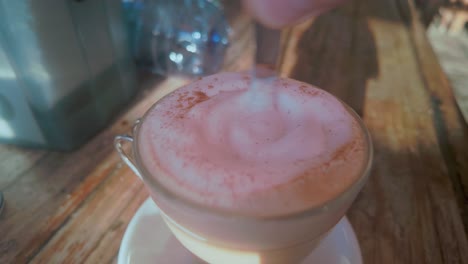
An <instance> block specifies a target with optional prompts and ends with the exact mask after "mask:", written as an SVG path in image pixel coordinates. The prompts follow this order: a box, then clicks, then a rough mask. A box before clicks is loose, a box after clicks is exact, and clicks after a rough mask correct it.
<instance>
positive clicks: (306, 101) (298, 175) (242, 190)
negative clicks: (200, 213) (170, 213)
mask: <svg viewBox="0 0 468 264" xmlns="http://www.w3.org/2000/svg"><path fill="white" fill-rule="evenodd" d="M250 81H251V80H250V76H249V74H247V73H221V74H217V75H213V76H209V77H205V78H203V79H200V80H198V81H195V82H193V83H191V84H189V85H187V86H185V87H182V88H180V89H178V90H176V91H175V92H173V93H172V94H170V95H168V96H166V97H165V98H164V99H162V100H161V101H160V102H158V104H157V105H156V106H155V107H154V108H152V109H151V110H150V112H149V113H148V114H147V116H146V117H145V119H144V122H143V124H142V127H141V129H140V132H139V135H138V139H139V146H138V148H139V151H140V156H141V158H142V161H143V164H144V166H145V167H146V169H147V170H148V171H149V172H151V173H152V174H153V177H156V178H157V180H158V181H159V182H161V183H162V184H163V185H164V186H165V187H166V188H168V189H170V190H172V191H173V192H175V193H177V194H178V195H180V196H183V197H186V198H188V199H191V200H193V201H196V202H200V203H204V204H207V205H211V206H213V207H217V208H223V209H229V210H234V211H239V212H243V213H255V214H260V215H270V214H271V215H276V214H285V213H290V212H294V211H299V210H304V209H306V208H309V207H312V206H316V205H319V204H322V203H324V202H326V201H328V200H330V199H332V198H333V197H335V196H337V195H338V194H339V193H341V192H343V191H344V190H345V189H346V188H348V187H349V186H350V185H351V184H352V183H353V182H354V181H355V180H356V179H357V178H359V176H360V172H361V171H362V168H363V166H365V163H366V157H367V155H366V146H365V139H364V135H363V132H362V129H361V128H360V126H359V124H358V122H357V121H356V120H355V118H354V117H353V116H352V115H351V114H350V113H349V112H348V111H347V109H346V108H345V107H344V106H343V105H342V104H341V102H340V101H338V100H337V99H335V98H334V97H333V96H331V95H330V94H328V93H326V92H324V91H323V90H320V89H317V88H314V87H312V86H310V85H308V84H305V83H302V82H298V81H294V80H291V79H275V80H265V81H256V86H255V89H253V90H252V89H250Z"/></svg>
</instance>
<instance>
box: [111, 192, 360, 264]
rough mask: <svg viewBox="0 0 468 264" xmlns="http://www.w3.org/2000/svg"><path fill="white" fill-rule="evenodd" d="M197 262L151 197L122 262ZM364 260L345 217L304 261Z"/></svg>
mask: <svg viewBox="0 0 468 264" xmlns="http://www.w3.org/2000/svg"><path fill="white" fill-rule="evenodd" d="M150 263H151V264H155V263H157V264H166V263H167V264H179V263H182V264H186V263H197V262H196V259H195V257H193V255H192V254H191V253H190V252H189V251H188V250H187V249H185V248H184V247H183V246H182V245H181V244H180V243H179V241H177V239H176V238H175V237H174V236H173V235H172V233H171V231H169V229H168V228H167V227H166V225H165V223H164V222H163V220H162V218H161V217H160V214H159V209H158V208H157V207H156V205H155V204H154V203H153V201H152V200H151V199H150V198H148V199H147V200H146V201H145V202H144V203H143V204H142V205H141V206H140V208H139V209H138V211H137V212H136V214H135V215H134V216H133V218H132V220H131V221H130V224H129V225H128V227H127V230H126V231H125V235H124V237H123V239H122V243H121V244H120V251H119V257H118V264H150ZM309 263H311V264H312V263H314V264H322V263H324V264H362V258H361V250H360V248H359V243H358V242H357V239H356V235H355V234H354V231H353V228H352V227H351V225H350V223H349V221H348V219H346V217H344V218H343V219H341V221H340V222H339V223H338V224H337V225H336V226H335V227H334V228H333V230H332V231H331V232H330V233H329V234H328V236H327V237H325V238H324V240H323V241H322V242H321V244H320V245H319V246H318V247H317V248H316V249H315V250H314V251H313V252H312V253H311V254H310V255H309V256H308V257H307V259H306V260H305V261H304V262H303V264H309Z"/></svg>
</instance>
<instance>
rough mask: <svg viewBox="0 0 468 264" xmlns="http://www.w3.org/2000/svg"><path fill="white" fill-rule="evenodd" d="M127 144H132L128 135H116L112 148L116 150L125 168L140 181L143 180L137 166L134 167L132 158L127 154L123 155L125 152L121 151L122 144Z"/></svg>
mask: <svg viewBox="0 0 468 264" xmlns="http://www.w3.org/2000/svg"><path fill="white" fill-rule="evenodd" d="M125 142H129V143H133V137H131V136H129V135H118V136H116V137H115V138H114V147H115V149H116V150H117V152H118V153H119V155H120V158H121V159H122V160H123V162H125V164H127V166H128V167H129V168H130V169H131V170H132V171H133V172H134V173H135V174H136V175H137V176H138V177H139V178H140V179H141V180H143V177H142V176H141V174H140V171H139V170H138V168H137V166H136V165H135V161H134V160H133V158H131V157H129V156H128V155H127V153H125V150H124V149H123V143H125Z"/></svg>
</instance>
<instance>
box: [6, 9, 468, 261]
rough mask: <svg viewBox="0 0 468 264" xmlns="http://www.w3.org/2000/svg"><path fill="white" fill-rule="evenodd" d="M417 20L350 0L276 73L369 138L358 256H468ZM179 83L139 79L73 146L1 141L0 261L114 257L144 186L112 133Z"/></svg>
mask: <svg viewBox="0 0 468 264" xmlns="http://www.w3.org/2000/svg"><path fill="white" fill-rule="evenodd" d="M416 17H417V11H416V9H415V7H414V6H413V1H408V0H381V1H372V0H354V1H350V2H349V4H347V5H345V6H343V7H341V8H339V9H337V10H334V11H332V12H329V13H327V14H324V15H322V16H320V17H317V18H314V19H312V20H310V21H306V22H304V23H303V24H301V25H297V26H295V27H293V28H290V29H287V30H286V31H285V32H284V35H283V39H282V40H283V47H284V54H283V56H282V64H281V66H282V67H281V73H282V75H286V76H290V77H292V78H295V79H298V80H301V81H305V82H308V83H311V84H314V85H317V86H319V87H321V88H323V89H326V90H328V91H330V92H332V93H333V94H335V95H337V96H338V97H340V98H341V99H342V100H344V101H345V102H347V103H348V104H349V105H351V106H352V107H353V108H354V109H355V110H356V111H357V112H358V113H359V114H360V115H361V116H362V117H363V119H364V121H365V123H366V125H367V126H368V128H369V130H370V132H371V134H372V137H373V143H374V148H375V157H374V166H373V169H372V174H371V176H370V178H369V182H368V183H367V185H366V186H365V188H364V190H363V191H362V193H361V194H360V195H359V196H358V199H357V200H356V202H355V203H354V205H353V206H352V208H351V210H350V211H349V213H348V216H349V218H350V221H351V223H352V225H353V226H354V228H355V230H356V233H357V236H358V239H359V242H360V245H361V248H362V253H363V257H364V263H366V264H373V263H376V264H377V263H378V264H380V263H468V241H467V230H468V229H467V227H468V215H467V212H468V129H467V126H466V123H465V122H464V121H463V118H462V116H461V114H460V111H459V110H458V108H457V105H456V103H455V100H454V96H453V93H452V90H451V87H450V83H449V82H448V80H447V78H446V77H445V75H444V73H443V72H442V69H441V68H440V66H439V63H438V61H437V60H436V57H435V55H434V53H433V51H432V48H431V46H430V44H429V42H428V40H427V38H426V35H425V29H424V27H423V26H422V25H421V24H420V22H419V20H418V19H416ZM234 51H235V49H233V50H232V51H231V52H234ZM237 52H239V53H240V54H239V56H238V58H239V60H238V61H232V62H230V63H229V65H230V66H231V67H234V68H242V67H244V66H245V61H246V59H245V58H244V57H242V55H243V54H244V53H245V49H237ZM186 82H187V80H185V79H180V78H175V77H171V78H168V79H165V80H160V81H155V82H149V83H146V86H147V87H150V88H144V89H143V91H142V92H141V94H140V95H139V97H138V98H137V99H135V101H134V102H133V103H132V104H131V106H130V107H128V109H126V110H125V112H124V113H123V114H122V115H121V116H120V117H119V118H118V119H117V120H116V121H115V122H114V124H113V125H112V126H110V127H109V128H108V129H106V130H105V131H103V132H102V133H100V134H99V135H97V136H96V137H95V138H94V139H92V140H91V141H90V142H89V143H87V144H86V145H85V146H83V147H82V148H81V149H79V150H77V151H75V152H72V153H58V152H50V151H41V150H27V149H21V148H17V147H12V146H0V190H2V191H3V192H4V195H5V198H6V208H5V210H4V213H3V214H2V215H1V216H0V263H114V262H115V259H116V255H117V253H118V248H119V245H120V241H121V238H122V235H123V233H124V231H125V228H126V226H127V224H128V222H129V221H130V219H131V217H132V216H133V214H134V213H135V211H136V210H137V208H138V207H139V205H140V204H141V203H142V202H143V201H144V200H145V199H146V197H147V192H146V190H145V189H144V186H143V185H142V183H141V182H140V181H139V180H138V179H137V177H135V176H134V175H133V174H132V172H131V171H130V170H129V169H128V168H127V167H126V166H124V165H123V164H122V162H120V160H119V158H118V155H117V154H116V153H115V152H114V150H113V146H112V140H113V137H114V136H115V135H116V134H122V133H129V131H130V128H131V126H132V123H133V122H134V120H136V119H137V118H138V117H140V116H141V115H142V114H143V113H144V112H145V111H146V110H147V109H148V108H149V107H150V106H151V105H152V104H153V103H154V102H155V101H157V100H158V99H159V98H161V97H162V96H163V95H164V94H166V93H168V92H170V91H172V90H174V89H176V88H177V87H179V86H180V85H182V84H183V83H186ZM151 87H152V88H151Z"/></svg>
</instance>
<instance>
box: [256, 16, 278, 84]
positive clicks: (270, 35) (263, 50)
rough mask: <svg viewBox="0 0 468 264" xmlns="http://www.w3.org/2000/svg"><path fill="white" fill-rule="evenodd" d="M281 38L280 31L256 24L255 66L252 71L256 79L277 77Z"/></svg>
mask: <svg viewBox="0 0 468 264" xmlns="http://www.w3.org/2000/svg"><path fill="white" fill-rule="evenodd" d="M280 37H281V31H280V30H276V29H271V28H267V27H265V26H263V25H262V24H260V23H258V22H255V41H256V47H255V62H254V63H255V65H254V67H253V69H252V72H253V76H254V78H268V77H273V76H276V71H277V68H278V65H277V64H278V57H279V53H280Z"/></svg>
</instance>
